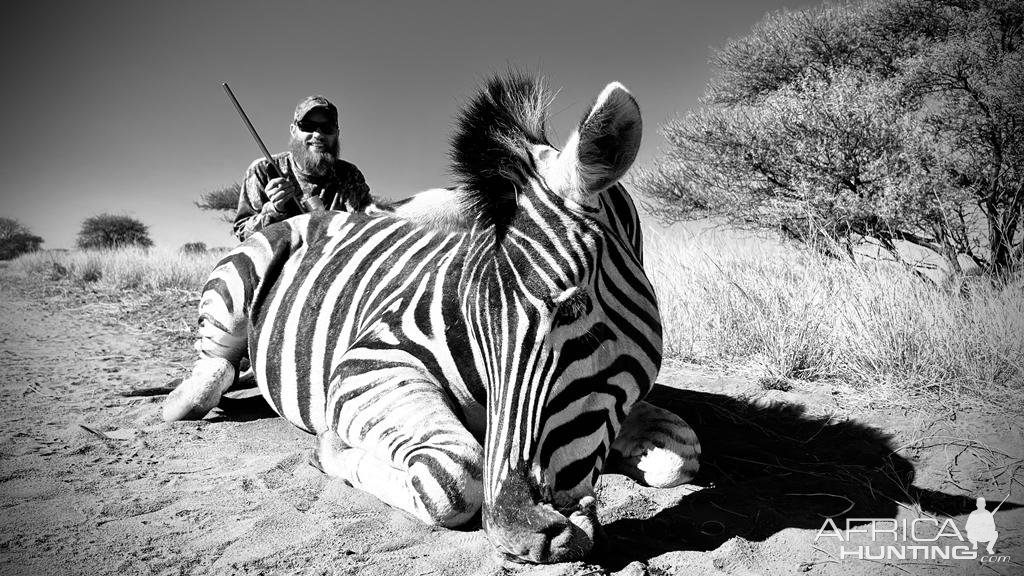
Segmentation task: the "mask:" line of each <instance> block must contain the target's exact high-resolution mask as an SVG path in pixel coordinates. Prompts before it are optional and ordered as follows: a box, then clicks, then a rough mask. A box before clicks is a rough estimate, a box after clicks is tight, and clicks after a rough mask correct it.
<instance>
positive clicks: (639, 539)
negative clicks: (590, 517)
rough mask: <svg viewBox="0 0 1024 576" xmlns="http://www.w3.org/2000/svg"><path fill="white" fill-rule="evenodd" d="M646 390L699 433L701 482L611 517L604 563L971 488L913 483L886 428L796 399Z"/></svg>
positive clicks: (929, 504) (882, 514)
mask: <svg viewBox="0 0 1024 576" xmlns="http://www.w3.org/2000/svg"><path fill="white" fill-rule="evenodd" d="M647 400H648V401H649V402H651V403H653V404H656V405H658V406H661V407H663V408H666V409H668V410H671V411H672V412H675V413H676V414H678V415H679V416H681V417H682V418H683V419H685V420H686V421H687V422H688V423H689V424H690V426H691V427H693V429H694V430H695V431H696V433H697V436H698V437H699V438H700V441H701V445H702V450H703V454H702V457H701V471H700V473H699V474H698V476H697V478H696V479H695V480H694V481H693V484H696V485H700V486H705V487H706V488H704V489H703V490H701V491H699V492H696V493H694V494H691V495H689V496H687V497H685V498H683V499H682V500H681V501H680V502H679V503H678V504H676V505H675V506H673V507H671V508H668V509H665V510H662V511H661V512H659V513H657V514H656V515H655V516H654V517H652V518H649V519H646V520H630V519H627V520H619V521H616V522H613V523H611V524H609V525H607V526H605V532H606V536H607V537H608V540H609V542H608V543H609V546H607V547H605V550H607V551H608V552H607V553H606V556H605V557H603V558H599V559H598V560H599V561H601V563H602V564H604V565H605V567H606V568H609V569H613V570H617V569H620V568H621V567H622V566H624V565H625V564H627V563H629V562H630V561H633V560H640V561H646V560H649V559H650V558H652V557H654V556H657V555H660V554H663V553H666V552H671V551H679V550H697V551H706V550H713V549H715V548H717V547H718V546H720V545H721V544H722V543H724V542H725V541H727V540H729V539H730V538H732V537H734V536H740V537H743V538H745V539H747V540H751V541H762V540H765V539H766V538H768V537H769V536H771V535H772V534H775V533H776V532H778V531H780V530H783V529H785V528H791V527H795V528H806V529H815V530H817V529H820V528H821V526H822V523H823V521H824V519H825V518H826V517H831V518H833V520H834V521H835V522H836V524H837V526H839V527H840V528H841V529H842V528H845V525H846V519H848V518H894V517H895V516H896V514H897V510H898V508H899V506H900V503H903V504H908V505H911V506H913V505H915V504H916V505H919V506H920V507H921V508H922V509H923V510H925V511H927V512H929V513H932V514H940V515H959V514H964V513H967V512H970V511H971V510H973V509H974V507H975V502H974V499H973V498H966V497H963V496H955V495H951V494H945V493H942V492H936V491H932V490H925V489H921V488H917V487H915V486H914V467H913V465H912V464H911V463H910V462H909V461H907V460H906V459H905V458H903V457H901V456H900V455H899V454H896V453H895V450H896V448H897V447H896V446H894V445H893V443H892V442H891V439H890V437H889V436H888V435H886V434H885V433H884V432H882V431H880V430H878V429H875V428H872V427H870V426H866V425H864V424H861V423H858V422H855V421H849V420H847V421H838V422H836V421H830V419H829V418H828V417H824V418H823V417H818V416H810V415H807V414H806V413H805V410H804V408H803V407H802V406H798V405H792V404H775V405H755V404H752V403H750V402H747V401H744V400H737V399H735V398H731V397H729V396H723V395H720V394H710V393H705V392H695V391H685V390H677V389H674V388H668V387H665V386H661V385H658V386H655V388H654V390H653V391H652V392H651V395H650V396H648V397H647Z"/></svg>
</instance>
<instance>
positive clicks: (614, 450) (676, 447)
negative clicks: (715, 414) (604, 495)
mask: <svg viewBox="0 0 1024 576" xmlns="http://www.w3.org/2000/svg"><path fill="white" fill-rule="evenodd" d="M699 468H700V442H699V441H698V440H697V435H696V434H695V433H694V432H693V429H692V428H690V425H689V424H687V423H686V421H684V420H683V419H682V418H680V417H679V416H676V415H675V414H673V413H672V412H669V411H668V410H665V409H663V408H658V407H657V406H654V405H652V404H649V403H647V402H644V401H640V402H637V403H636V406H634V407H633V409H632V410H631V411H630V412H629V416H627V417H626V421H625V422H624V423H623V424H622V429H621V430H620V431H619V435H618V436H616V437H615V441H614V442H612V447H611V457H610V458H609V459H608V466H607V467H606V469H605V471H606V472H616V473H618V474H624V475H626V476H629V477H630V478H632V479H633V480H636V481H637V482H639V483H641V484H645V485H647V486H653V487H655V488H671V487H673V486H678V485H680V484H683V483H685V482H687V481H689V480H691V479H693V477H694V476H695V475H696V474H697V470H698V469H699Z"/></svg>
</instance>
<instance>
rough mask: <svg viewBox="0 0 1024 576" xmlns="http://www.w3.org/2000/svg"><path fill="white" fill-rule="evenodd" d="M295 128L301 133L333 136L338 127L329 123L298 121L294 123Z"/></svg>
mask: <svg viewBox="0 0 1024 576" xmlns="http://www.w3.org/2000/svg"><path fill="white" fill-rule="evenodd" d="M295 126H296V127H297V128H298V129H299V130H302V131H303V132H319V133H321V134H334V133H335V132H337V131H338V127H337V126H335V125H334V124H330V123H321V122H310V121H309V120H299V121H298V122H296V123H295Z"/></svg>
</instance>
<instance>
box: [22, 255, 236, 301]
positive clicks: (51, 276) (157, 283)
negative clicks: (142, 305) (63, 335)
mask: <svg viewBox="0 0 1024 576" xmlns="http://www.w3.org/2000/svg"><path fill="white" fill-rule="evenodd" d="M222 255H223V252H218V251H210V252H206V253H201V254H187V253H182V252H175V251H171V250H161V249H157V248H151V249H148V250H145V249H139V248H125V249H119V250H87V251H71V252H62V251H43V252H34V253H31V254H26V255H24V256H21V257H19V258H18V259H16V260H14V261H13V262H12V263H11V265H10V268H11V269H12V270H13V271H15V272H22V273H25V274H27V275H30V276H34V277H37V278H43V279H46V280H49V281H53V282H58V281H62V280H66V281H70V282H72V283H74V284H81V285H90V286H94V287H96V288H99V289H110V290H143V291H150V290H165V289H170V288H177V289H182V290H188V291H195V292H197V293H198V291H199V290H200V289H201V288H202V286H203V283H204V282H206V277H207V276H208V275H209V273H210V271H211V270H213V266H214V265H215V264H216V263H217V260H219V259H220V257H221V256H222Z"/></svg>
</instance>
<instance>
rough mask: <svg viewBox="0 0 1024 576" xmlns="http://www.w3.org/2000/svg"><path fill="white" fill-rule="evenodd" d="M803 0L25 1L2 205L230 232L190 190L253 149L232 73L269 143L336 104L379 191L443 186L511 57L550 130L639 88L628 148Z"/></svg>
mask: <svg viewBox="0 0 1024 576" xmlns="http://www.w3.org/2000/svg"><path fill="white" fill-rule="evenodd" d="M814 4H817V2H797V1H795V0H717V1H714V0H708V1H704V0H701V1H693V2H687V1H683V0H674V1H672V0H666V1H660V0H659V1H642V0H638V1H634V2H624V1H621V0H619V1H605V0H591V1H576V0H565V1H562V0H559V1H547V2H535V1H527V0H516V1H514V2H511V1H507V2H481V1H458V2H449V1H445V2H426V1H418V2H417V1H408V2H393V1H388V0H378V1H373V2H371V1H366V2H363V1H354V2H324V1H305V0H296V1H292V2H276V1H275V2H266V1H262V0H254V1H246V2H241V1H237V2H215V1H209V2H198V1H195V2H191V1H185V2H182V1H175V2H169V1H164V2H152V1H150V2H138V1H134V0H132V1H124V0H100V1H96V2H80V1H70V0H68V1H58V2H34V3H29V2H17V3H15V4H13V5H12V6H11V7H8V8H7V9H6V10H5V14H4V22H3V24H0V45H2V46H3V53H4V54H7V55H8V56H7V57H5V58H4V59H3V61H2V62H0V70H2V72H3V78H4V83H3V84H4V86H3V90H0V120H2V130H0V146H2V150H0V216H4V217H11V218H16V219H17V220H19V221H20V222H22V223H23V224H25V225H26V226H28V227H29V228H30V229H31V230H32V232H33V233H35V234H37V235H39V236H42V237H43V238H44V240H45V243H44V247H45V248H70V247H73V245H74V242H75V237H76V235H77V233H78V230H79V229H80V227H81V223H82V221H83V220H84V219H85V218H87V217H89V216H93V215H96V214H101V213H113V214H125V215H129V216H132V217H135V218H137V219H139V220H141V221H142V222H144V223H145V224H147V225H148V226H149V230H150V236H151V237H152V238H153V240H154V242H155V243H156V244H157V245H158V246H162V247H167V248H171V249H176V248H178V247H179V246H181V245H182V244H184V243H186V242H205V243H206V244H207V245H209V246H230V245H232V244H233V238H232V236H231V233H230V228H231V226H230V224H226V223H225V222H223V221H222V220H220V219H219V214H218V213H215V212H209V211H201V210H199V209H197V208H196V207H195V206H194V204H193V202H194V201H195V200H196V199H197V198H198V197H199V195H200V194H201V193H202V192H204V191H208V190H212V189H215V188H219V187H222V186H225V185H227V184H230V183H232V182H237V181H239V180H241V177H242V173H243V172H244V170H245V168H246V166H248V164H249V163H250V162H251V161H252V160H254V159H255V158H256V157H258V156H259V155H260V153H259V149H258V148H257V147H256V145H255V143H254V142H253V141H252V139H251V138H250V136H249V134H248V132H247V130H246V129H245V128H244V126H243V125H242V124H241V122H240V120H239V119H238V116H237V115H236V113H235V111H234V108H233V107H232V106H231V104H230V102H229V101H228V99H227V98H226V96H225V94H224V92H223V90H222V88H221V86H220V84H221V82H228V83H229V84H230V85H231V87H232V89H233V90H234V92H235V94H236V95H237V97H238V99H239V101H240V102H241V104H242V106H243V107H244V108H245V110H246V112H247V113H248V114H249V117H250V119H251V120H252V122H253V123H254V124H255V126H256V128H257V130H258V131H259V132H260V135H261V136H262V137H263V140H264V141H265V142H266V144H267V146H268V147H269V148H270V149H271V151H272V152H276V151H281V150H284V149H285V148H286V147H287V141H288V124H289V122H290V121H291V114H292V110H293V109H294V107H295V104H296V103H297V102H298V101H299V100H300V99H302V98H303V97H305V96H308V95H311V94H323V95H324V96H327V97H328V98H329V99H331V100H332V101H333V102H334V103H335V104H336V105H337V106H338V108H339V111H340V117H341V141H342V154H341V155H342V157H343V158H345V159H346V160H349V161H350V162H353V163H355V164H356V165H357V166H358V167H359V168H360V170H361V171H362V172H363V174H364V175H365V176H366V179H367V182H368V183H369V185H370V189H371V192H372V193H373V194H374V195H377V196H384V197H388V198H401V197H404V196H408V195H409V194H412V193H415V192H416V191H419V190H424V189H427V188H432V187H438V186H446V185H448V184H450V182H451V178H450V176H449V172H448V161H447V153H448V138H449V135H450V132H451V126H452V120H453V118H454V117H455V115H456V114H457V112H458V110H459V107H460V105H461V104H462V103H464V102H466V101H467V100H468V99H469V98H470V97H471V96H472V95H473V94H474V93H475V92H476V90H477V89H478V87H479V86H480V85H481V83H482V82H483V81H484V80H485V79H486V78H487V77H488V76H490V75H491V74H494V73H498V72H502V71H504V70H506V69H508V68H509V67H516V68H520V69H523V70H525V71H527V72H529V73H532V74H538V75H542V76H543V77H544V78H545V79H546V81H547V82H548V84H549V86H550V87H551V88H552V89H557V90H559V92H558V97H557V99H556V100H555V102H554V104H553V106H552V108H551V112H552V117H551V124H550V128H551V131H550V133H549V136H550V137H551V139H552V141H553V142H552V143H553V144H555V145H556V146H560V145H561V143H562V142H564V140H565V138H567V137H568V135H569V132H570V130H571V129H572V127H573V126H575V124H576V123H577V121H578V120H579V118H580V116H582V115H583V114H584V113H585V112H586V109H587V106H588V105H589V104H590V102H591V101H592V100H593V99H594V97H596V96H597V94H598V93H599V92H600V91H601V89H602V88H603V87H604V86H605V85H606V84H607V83H609V82H612V81H619V82H622V83H623V84H625V85H626V87H627V88H629V90H630V91H631V92H632V93H633V95H634V96H635V97H636V99H637V101H638V102H639V103H640V107H641V111H642V114H643V117H644V128H645V130H644V141H643V145H642V147H641V151H640V155H639V157H638V160H637V164H636V166H649V165H651V164H652V163H654V162H655V161H656V159H657V155H658V149H659V148H661V147H664V139H663V138H662V137H661V135H660V134H659V133H658V127H659V126H660V125H662V124H664V123H665V122H667V121H668V120H670V119H671V118H673V117H675V116H678V115H681V114H685V113H686V112H687V111H689V110H692V109H695V108H696V107H698V105H699V98H700V96H701V94H702V93H703V91H704V87H705V86H706V84H707V82H708V80H709V79H710V78H711V77H712V75H713V69H712V67H711V65H710V62H709V61H710V58H711V55H712V53H713V49H714V48H716V47H720V46H722V45H723V44H724V43H725V42H726V41H727V40H728V39H729V38H735V37H739V36H742V35H744V34H746V33H747V32H748V31H749V30H750V28H751V27H752V26H753V25H754V24H755V23H756V22H757V21H759V20H761V19H762V18H763V17H764V16H765V15H766V14H767V13H769V12H774V11H777V10H779V9H782V8H790V9H798V8H802V7H806V6H810V5H814Z"/></svg>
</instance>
